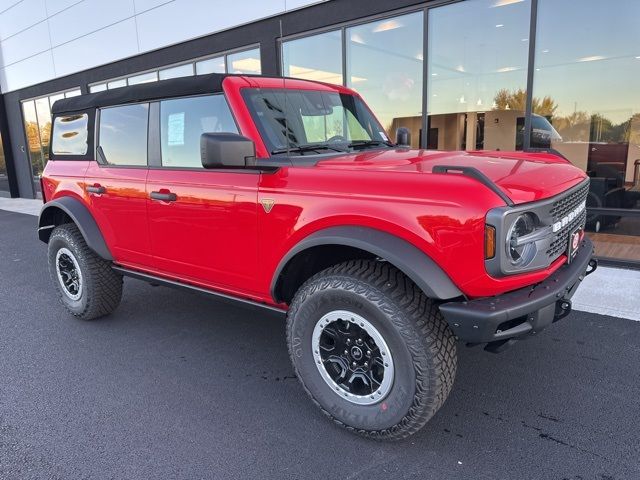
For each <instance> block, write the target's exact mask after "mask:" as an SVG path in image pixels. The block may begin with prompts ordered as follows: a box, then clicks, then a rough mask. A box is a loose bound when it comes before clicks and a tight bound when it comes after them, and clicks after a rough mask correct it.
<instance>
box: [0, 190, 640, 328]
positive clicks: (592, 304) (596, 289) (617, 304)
mask: <svg viewBox="0 0 640 480" xmlns="http://www.w3.org/2000/svg"><path fill="white" fill-rule="evenodd" d="M40 208H42V200H28V199H24V198H0V210H8V211H10V212H17V213H26V214H27V215H36V216H37V215H39V213H40ZM573 308H574V309H575V310H580V311H583V312H590V313H599V314H601V315H610V316H612V317H620V318H628V319H630V320H636V321H640V271H638V270H626V269H623V268H607V267H599V268H598V269H597V270H596V271H595V272H594V273H593V275H589V276H588V277H587V278H585V279H584V281H583V282H582V285H580V288H578V291H577V292H576V294H575V296H574V297H573Z"/></svg>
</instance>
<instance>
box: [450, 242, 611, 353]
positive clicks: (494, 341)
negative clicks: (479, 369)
mask: <svg viewBox="0 0 640 480" xmlns="http://www.w3.org/2000/svg"><path fill="white" fill-rule="evenodd" d="M592 256H593V244H592V243H591V240H589V239H588V238H586V237H585V238H584V239H583V241H582V244H581V245H580V248H579V250H578V252H577V254H576V257H575V258H574V259H573V261H572V262H571V263H570V264H566V265H563V266H562V267H560V268H559V269H558V270H557V271H556V272H555V273H554V274H553V275H551V276H550V277H549V278H547V279H546V280H544V281H543V282H541V283H538V284H536V285H533V286H531V287H526V288H522V289H520V290H514V291H512V292H508V293H505V294H503V295H498V296H496V297H487V298H480V299H477V300H471V301H468V302H449V303H444V304H442V305H440V311H441V312H442V314H443V315H444V318H445V319H446V321H447V323H448V324H449V326H450V327H451V329H452V330H453V332H454V333H455V334H456V336H457V337H458V338H460V339H461V340H463V341H465V342H468V343H472V344H478V343H487V344H488V345H487V347H486V349H487V350H490V351H499V350H501V349H503V348H505V347H507V346H508V345H509V344H510V343H513V341H515V340H516V339H520V338H522V337H524V336H527V335H530V334H533V333H537V332H539V331H541V330H543V329H544V328H546V327H548V326H549V325H551V324H552V323H553V322H556V321H558V320H560V319H562V318H564V317H565V316H567V315H568V314H569V312H570V311H571V297H572V296H573V294H574V293H575V291H576V289H577V288H578V285H580V282H581V281H582V280H583V279H584V277H585V276H587V275H589V274H590V273H592V272H593V271H595V269H596V268H597V266H598V264H597V261H596V260H595V259H593V258H592Z"/></svg>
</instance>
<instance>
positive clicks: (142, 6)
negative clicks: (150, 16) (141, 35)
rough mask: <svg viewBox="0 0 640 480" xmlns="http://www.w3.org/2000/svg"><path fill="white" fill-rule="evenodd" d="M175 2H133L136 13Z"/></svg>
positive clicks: (153, 0)
mask: <svg viewBox="0 0 640 480" xmlns="http://www.w3.org/2000/svg"><path fill="white" fill-rule="evenodd" d="M175 1H176V0H133V3H134V4H135V7H136V13H142V12H145V11H147V10H150V9H152V8H155V7H157V6H159V5H162V4H165V3H171V2H175Z"/></svg>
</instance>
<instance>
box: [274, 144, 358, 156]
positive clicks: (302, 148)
mask: <svg viewBox="0 0 640 480" xmlns="http://www.w3.org/2000/svg"><path fill="white" fill-rule="evenodd" d="M321 150H333V151H334V152H342V153H344V152H346V150H343V149H342V148H338V147H332V146H330V145H325V144H321V145H313V144H308V145H294V146H291V147H289V148H276V149H275V150H271V154H272V155H277V154H279V153H289V152H298V153H304V152H316V151H321Z"/></svg>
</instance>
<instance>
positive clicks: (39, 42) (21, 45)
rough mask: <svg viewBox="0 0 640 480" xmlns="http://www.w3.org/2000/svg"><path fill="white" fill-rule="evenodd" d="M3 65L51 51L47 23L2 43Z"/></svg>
mask: <svg viewBox="0 0 640 480" xmlns="http://www.w3.org/2000/svg"><path fill="white" fill-rule="evenodd" d="M0 49H2V63H3V65H11V64H12V63H16V62H19V61H20V60H23V59H25V58H28V57H30V56H32V55H35V54H36V53H41V52H44V51H47V50H49V49H50V44H49V28H48V27H47V22H40V23H38V24H36V25H34V26H33V27H31V28H28V29H26V30H24V31H23V32H20V33H18V34H16V35H14V36H12V37H9V38H7V39H6V40H4V41H2V42H1V43H0Z"/></svg>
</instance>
